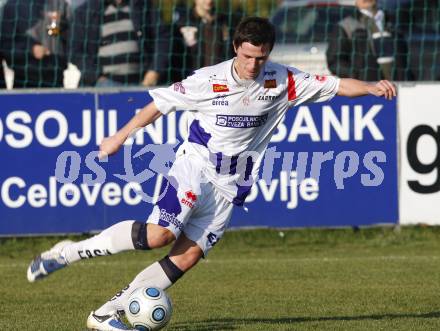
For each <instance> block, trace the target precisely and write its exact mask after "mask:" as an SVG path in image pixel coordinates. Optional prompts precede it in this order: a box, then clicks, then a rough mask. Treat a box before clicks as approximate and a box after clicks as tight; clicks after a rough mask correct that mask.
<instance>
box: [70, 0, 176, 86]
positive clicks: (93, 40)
mask: <svg viewBox="0 0 440 331" xmlns="http://www.w3.org/2000/svg"><path fill="white" fill-rule="evenodd" d="M152 8H153V7H152V3H151V1H148V0H131V1H130V0H88V1H86V2H84V3H83V4H82V5H80V6H79V7H78V8H77V9H76V10H75V11H74V20H73V24H72V62H73V63H74V64H75V65H76V66H77V67H78V69H79V70H80V71H81V82H80V85H82V86H91V85H96V86H123V85H141V84H142V85H144V86H152V85H155V84H156V83H157V81H158V79H159V76H160V73H161V72H163V71H164V70H165V66H166V64H167V63H166V61H167V56H165V55H166V54H167V51H168V46H167V42H168V40H167V39H168V38H167V36H166V34H165V31H164V29H163V27H162V25H161V24H160V22H159V18H158V17H159V15H156V14H157V13H155V12H154V11H153V10H152ZM159 38H160V39H159Z"/></svg>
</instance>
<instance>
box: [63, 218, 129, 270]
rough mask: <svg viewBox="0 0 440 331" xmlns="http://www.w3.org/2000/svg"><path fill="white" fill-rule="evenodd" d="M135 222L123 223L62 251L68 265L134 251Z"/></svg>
mask: <svg viewBox="0 0 440 331" xmlns="http://www.w3.org/2000/svg"><path fill="white" fill-rule="evenodd" d="M133 223H134V221H122V222H119V223H116V224H114V225H112V226H111V227H109V228H107V229H105V230H103V231H102V232H101V233H100V234H98V235H96V236H94V237H92V238H89V239H86V240H83V241H79V242H76V243H73V244H71V245H67V246H65V247H64V248H63V250H62V251H61V254H62V255H63V256H64V258H65V259H66V261H67V263H69V264H70V263H73V262H76V261H78V260H81V259H89V258H92V257H95V256H104V255H111V254H116V253H119V252H122V251H126V250H132V249H134V245H133V239H132V227H133Z"/></svg>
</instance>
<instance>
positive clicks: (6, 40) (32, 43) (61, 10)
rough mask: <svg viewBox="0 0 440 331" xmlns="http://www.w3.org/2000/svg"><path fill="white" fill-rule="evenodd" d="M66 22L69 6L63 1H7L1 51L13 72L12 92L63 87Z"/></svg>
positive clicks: (65, 61) (65, 56) (65, 59)
mask: <svg viewBox="0 0 440 331" xmlns="http://www.w3.org/2000/svg"><path fill="white" fill-rule="evenodd" d="M68 19H69V6H68V4H67V3H66V2H65V1H64V0H9V1H8V2H7V3H6V4H5V7H4V9H3V19H2V23H1V26H2V31H1V51H2V53H3V55H4V56H5V59H6V61H7V63H8V65H9V67H11V69H13V70H14V88H30V87H62V86H63V72H64V70H65V69H66V68H67V54H66V45H67V35H68V26H69V24H68Z"/></svg>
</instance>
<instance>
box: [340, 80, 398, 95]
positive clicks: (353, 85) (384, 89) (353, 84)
mask: <svg viewBox="0 0 440 331" xmlns="http://www.w3.org/2000/svg"><path fill="white" fill-rule="evenodd" d="M337 94H338V95H342V96H346V97H358V96H362V95H367V94H372V95H375V96H377V97H385V98H386V99H388V100H391V99H392V98H393V97H395V96H396V95H397V90H396V86H395V85H394V84H393V83H391V82H390V81H388V80H381V81H379V82H377V83H368V82H364V81H361V80H357V79H351V78H341V80H340V82H339V89H338V93H337Z"/></svg>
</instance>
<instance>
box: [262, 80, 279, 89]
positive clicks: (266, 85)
mask: <svg viewBox="0 0 440 331" xmlns="http://www.w3.org/2000/svg"><path fill="white" fill-rule="evenodd" d="M276 87H277V80H276V79H266V80H265V81H264V88H276Z"/></svg>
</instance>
